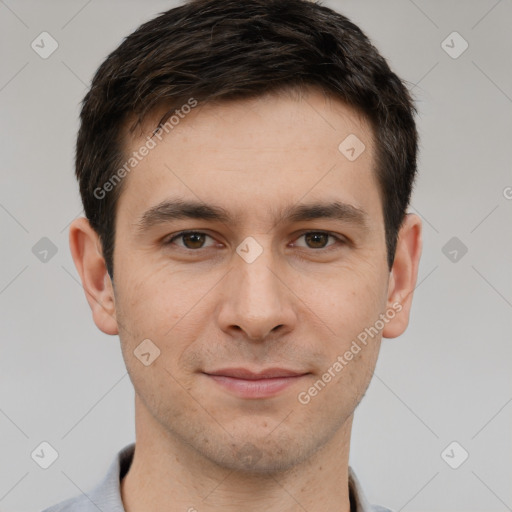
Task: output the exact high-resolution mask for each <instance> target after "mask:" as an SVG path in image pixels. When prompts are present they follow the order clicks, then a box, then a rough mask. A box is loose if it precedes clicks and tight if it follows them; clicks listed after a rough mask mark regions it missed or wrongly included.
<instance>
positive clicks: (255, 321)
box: [217, 248, 297, 341]
mask: <svg viewBox="0 0 512 512" xmlns="http://www.w3.org/2000/svg"><path fill="white" fill-rule="evenodd" d="M274 259H275V258H274V255H273V254H272V250H271V249H270V248H264V249H263V252H262V253H261V254H260V255H259V257H258V258H257V259H256V260H255V261H252V262H251V263H248V262H247V261H245V260H244V259H243V258H242V257H240V256H239V255H238V254H234V255H233V267H232V269H231V271H230V272H229V273H228V274H227V276H226V278H225V280H223V281H224V290H223V293H222V299H221V304H220V306H219V310H218V317H217V318H218V322H219V326H220V328H221V329H222V330H223V331H224V332H228V333H230V334H231V335H236V333H240V332H243V333H244V334H245V337H246V338H247V339H249V340H251V341H264V340H266V339H267V338H268V337H269V336H271V335H272V333H275V334H277V333H279V334H280V335H283V334H285V333H287V332H289V331H291V330H293V328H294V327H295V324H296V322H297V315H296V312H295V309H294V307H293V297H294V295H293V292H292V291H290V284H289V283H286V277H285V276H284V275H283V273H282V272H279V271H277V270H276V267H277V264H276V261H274Z"/></svg>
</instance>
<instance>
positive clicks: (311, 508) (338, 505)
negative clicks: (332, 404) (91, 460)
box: [121, 404, 352, 512]
mask: <svg viewBox="0 0 512 512" xmlns="http://www.w3.org/2000/svg"><path fill="white" fill-rule="evenodd" d="M137 405H139V407H136V433H137V442H136V448H135V454H134V458H133V461H132V464H131V466H130V469H129V471H128V473H127V475H126V476H125V477H124V479H123V480H122V482H121V497H122V500H123V504H124V508H125V510H126V512H145V511H146V510H148V509H151V510H152V511H153V512H173V511H187V512H217V511H221V510H222V511H223V512H234V511H239V510H240V509H241V508H243V510H244V512H256V511H258V512H259V511H261V510H265V511H267V512H292V511H294V512H295V511H298V510H307V511H308V512H317V511H318V512H320V511H322V512H323V511H325V510H333V511H336V512H337V511H339V512H349V511H350V501H349V489H348V456H349V443H350V430H351V426H352V417H350V418H349V419H348V420H347V421H346V422H345V423H344V424H343V425H342V426H341V428H340V429H339V430H338V431H337V432H336V433H335V435H334V436H333V437H332V438H331V439H330V440H329V441H328V442H327V443H326V444H324V445H323V446H322V447H321V448H319V449H318V450H317V451H316V452H315V454H314V455H313V456H312V457H310V458H309V459H307V460H306V461H303V462H301V463H299V464H297V465H296V466H294V467H292V468H291V469H287V470H285V471H280V472H275V471H274V472H269V473H261V472H259V473H254V472H250V471H246V472H238V471H234V470H232V469H229V468H226V467H222V466H220V465H219V464H218V463H216V462H214V461H212V460H210V459H208V458H206V457H204V456H203V455H202V454H200V453H199V452H198V451H197V450H196V449H195V448H193V447H191V446H190V445H187V444H185V443H183V442H181V441H180V439H177V438H176V437H175V436H173V435H172V433H169V432H168V431H164V429H163V427H162V426H161V425H160V424H159V423H158V422H156V420H155V419H154V418H153V417H152V416H151V415H150V414H149V412H148V411H147V410H146V409H144V408H143V407H140V404H137Z"/></svg>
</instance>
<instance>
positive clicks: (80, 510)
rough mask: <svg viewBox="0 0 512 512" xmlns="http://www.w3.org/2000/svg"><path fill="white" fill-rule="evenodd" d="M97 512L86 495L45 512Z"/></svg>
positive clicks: (54, 506)
mask: <svg viewBox="0 0 512 512" xmlns="http://www.w3.org/2000/svg"><path fill="white" fill-rule="evenodd" d="M89 511H91V512H92V511H95V512H97V508H96V507H95V505H94V504H93V503H92V502H91V500H90V499H88V498H87V497H86V496H85V495H83V494H82V495H81V496H76V497H75V498H69V499H67V500H64V501H61V502H60V503H57V504H56V505H52V506H51V507H49V508H45V509H44V510H43V512H89Z"/></svg>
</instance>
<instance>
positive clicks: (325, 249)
mask: <svg viewBox="0 0 512 512" xmlns="http://www.w3.org/2000/svg"><path fill="white" fill-rule="evenodd" d="M310 234H315V235H316V234H320V235H327V236H330V237H331V238H334V240H335V241H336V243H334V244H331V245H327V246H326V247H321V248H319V249H312V248H309V247H301V249H310V250H312V251H314V252H318V253H320V252H323V253H326V252H329V251H330V250H332V249H334V248H335V246H337V245H347V244H348V242H347V240H346V239H344V238H341V237H340V236H338V235H335V234H334V233H330V232H329V231H304V232H302V233H300V234H299V236H298V237H297V238H296V240H298V239H299V238H302V237H303V236H305V235H310ZM185 235H205V236H207V237H210V238H212V239H213V237H212V236H211V235H209V234H208V233H204V232H202V231H181V232H179V233H177V234H175V235H173V236H172V237H171V238H168V239H167V240H166V241H164V245H166V246H167V245H171V244H172V243H173V242H174V241H175V240H177V239H179V238H182V237H184V236H185ZM180 249H182V250H184V251H187V252H199V251H201V250H205V249H209V247H206V248H205V247H200V248H199V249H189V248H188V247H180Z"/></svg>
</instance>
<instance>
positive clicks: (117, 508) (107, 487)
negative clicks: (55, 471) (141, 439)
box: [42, 443, 135, 512]
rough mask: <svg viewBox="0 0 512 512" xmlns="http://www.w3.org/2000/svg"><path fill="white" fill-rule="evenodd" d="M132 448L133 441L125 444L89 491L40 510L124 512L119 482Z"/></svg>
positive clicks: (131, 456) (48, 511)
mask: <svg viewBox="0 0 512 512" xmlns="http://www.w3.org/2000/svg"><path fill="white" fill-rule="evenodd" d="M134 450H135V444H134V443H132V444H130V445H128V446H125V447H124V448H123V449H122V450H121V451H120V452H119V453H118V454H117V456H116V457H115V459H114V460H113V462H112V463H111V465H110V467H109V469H108V471H107V474H106V475H105V477H104V478H103V480H102V481H101V482H100V483H99V484H98V485H97V486H96V487H95V488H94V489H93V490H92V491H91V492H89V493H85V492H83V493H82V494H80V495H79V496H76V497H73V498H69V499H66V500H64V501H61V502H60V503H57V504H56V505H52V506H51V507H49V508H46V509H44V510H43V511H42V512H98V510H101V511H102V512H125V510H124V508H123V503H122V500H121V489H120V483H121V479H122V478H123V476H124V475H125V474H126V473H127V471H128V469H129V467H130V464H131V461H132V459H133V453H134Z"/></svg>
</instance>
